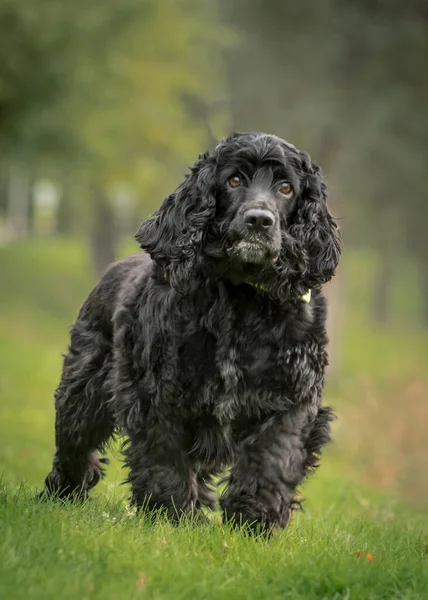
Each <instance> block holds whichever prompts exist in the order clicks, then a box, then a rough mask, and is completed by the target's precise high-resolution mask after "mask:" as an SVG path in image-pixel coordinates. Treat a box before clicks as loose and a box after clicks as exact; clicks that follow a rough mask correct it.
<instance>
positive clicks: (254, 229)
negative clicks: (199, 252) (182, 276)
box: [205, 135, 300, 280]
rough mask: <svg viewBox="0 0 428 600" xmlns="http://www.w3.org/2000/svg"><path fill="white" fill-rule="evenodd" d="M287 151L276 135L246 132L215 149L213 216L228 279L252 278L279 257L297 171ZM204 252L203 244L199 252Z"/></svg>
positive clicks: (295, 191)
mask: <svg viewBox="0 0 428 600" xmlns="http://www.w3.org/2000/svg"><path fill="white" fill-rule="evenodd" d="M287 150H288V147H287V145H285V143H282V142H281V140H279V139H277V138H274V137H272V136H258V137H256V136H251V135H241V136H236V137H234V138H232V139H231V140H229V141H228V142H226V143H225V144H224V145H222V146H220V147H219V148H218V150H217V153H218V157H217V170H216V188H217V189H216V194H215V195H216V217H215V220H216V224H217V225H218V228H219V230H220V231H221V232H222V234H223V235H221V236H220V238H219V239H220V240H221V243H222V246H223V248H222V249H223V256H224V257H225V258H226V257H227V258H228V260H227V261H226V263H225V264H223V265H222V267H223V272H224V275H225V276H226V277H227V276H229V278H231V279H232V280H239V279H243V280H245V279H246V278H248V277H250V278H252V279H257V275H258V274H259V273H261V272H262V271H263V272H264V271H266V270H267V271H269V270H272V267H273V265H274V264H275V263H276V262H277V260H278V258H279V256H280V253H281V247H282V241H283V232H285V231H286V230H287V226H288V225H289V224H290V223H291V222H292V215H293V212H294V211H295V208H296V201H297V198H298V196H299V194H300V177H299V173H298V171H297V169H296V165H295V162H294V161H293V156H292V155H291V154H290V156H288V152H287ZM207 237H208V240H210V239H211V238H212V236H210V235H208V236H207ZM211 243H212V244H213V246H214V247H215V246H216V243H215V241H214V242H213V241H212V240H211ZM210 250H211V248H210V244H209V242H208V243H207V245H206V248H205V252H206V253H207V254H209V252H210Z"/></svg>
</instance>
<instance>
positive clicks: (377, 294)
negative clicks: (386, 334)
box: [372, 249, 394, 326]
mask: <svg viewBox="0 0 428 600" xmlns="http://www.w3.org/2000/svg"><path fill="white" fill-rule="evenodd" d="M393 263H394V259H393V256H392V255H391V253H390V252H388V251H387V250H385V249H382V250H381V251H380V253H379V269H378V272H377V276H376V278H375V281H374V289H373V310H372V318H373V322H374V323H375V324H376V325H380V326H383V325H386V323H388V320H389V315H390V295H391V286H392V278H393V274H394V264H393Z"/></svg>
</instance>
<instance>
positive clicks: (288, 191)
mask: <svg viewBox="0 0 428 600" xmlns="http://www.w3.org/2000/svg"><path fill="white" fill-rule="evenodd" d="M279 192H280V194H282V195H283V196H288V197H290V196H292V194H293V188H292V187H291V185H290V184H289V183H282V184H281V187H280V188H279Z"/></svg>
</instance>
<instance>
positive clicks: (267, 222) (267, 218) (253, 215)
mask: <svg viewBox="0 0 428 600" xmlns="http://www.w3.org/2000/svg"><path fill="white" fill-rule="evenodd" d="M244 223H245V224H246V225H247V226H248V227H250V228H251V229H254V230H259V231H260V230H262V229H269V227H272V225H273V224H274V223H275V217H274V215H273V213H272V212H271V211H270V210H266V209H263V208H251V209H250V210H247V212H246V213H245V214H244Z"/></svg>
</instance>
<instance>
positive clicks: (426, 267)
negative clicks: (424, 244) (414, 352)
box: [421, 255, 428, 327]
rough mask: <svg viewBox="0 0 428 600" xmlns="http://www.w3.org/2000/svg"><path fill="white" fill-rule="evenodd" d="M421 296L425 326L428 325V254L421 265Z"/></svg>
mask: <svg viewBox="0 0 428 600" xmlns="http://www.w3.org/2000/svg"><path fill="white" fill-rule="evenodd" d="M421 298H422V321H423V325H424V327H428V255H427V256H425V261H424V262H423V264H422V265H421Z"/></svg>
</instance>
